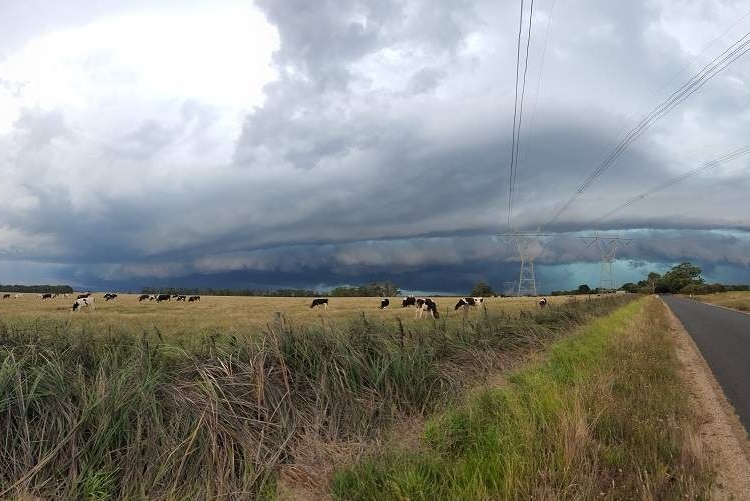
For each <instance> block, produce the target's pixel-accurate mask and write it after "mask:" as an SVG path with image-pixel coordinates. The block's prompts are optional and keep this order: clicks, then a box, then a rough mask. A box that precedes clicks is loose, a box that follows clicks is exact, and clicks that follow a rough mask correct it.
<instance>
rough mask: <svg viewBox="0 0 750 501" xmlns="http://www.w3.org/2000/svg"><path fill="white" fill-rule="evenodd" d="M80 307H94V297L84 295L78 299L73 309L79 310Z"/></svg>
mask: <svg viewBox="0 0 750 501" xmlns="http://www.w3.org/2000/svg"><path fill="white" fill-rule="evenodd" d="M79 308H91V309H92V310H93V309H94V297H93V296H91V297H82V298H78V299H76V302H75V303H73V311H76V310H78V309H79Z"/></svg>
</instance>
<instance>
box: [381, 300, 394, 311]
mask: <svg viewBox="0 0 750 501" xmlns="http://www.w3.org/2000/svg"><path fill="white" fill-rule="evenodd" d="M390 304H391V301H390V300H389V299H388V298H387V297H384V298H383V299H381V300H380V309H381V310H382V309H384V308H388V306H390Z"/></svg>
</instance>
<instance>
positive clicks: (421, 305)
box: [310, 296, 547, 318]
mask: <svg viewBox="0 0 750 501" xmlns="http://www.w3.org/2000/svg"><path fill="white" fill-rule="evenodd" d="M483 304H484V298H483V297H462V298H459V299H458V302H457V303H456V306H455V307H454V308H453V310H454V311H456V310H459V309H460V310H462V312H463V314H464V315H466V314H467V313H468V312H469V310H471V309H472V308H475V307H479V306H481V305H483ZM537 304H538V305H539V307H540V308H544V307H545V306H547V299H546V298H540V299H539V301H538V302H537ZM390 305H391V301H390V299H388V298H387V297H384V298H382V299H381V300H380V309H381V310H383V309H385V308H388V307H389V306H390ZM317 306H322V307H324V308H325V309H328V298H325V297H319V298H315V299H313V300H312V303H310V308H315V307H317ZM409 306H414V307H415V308H416V317H417V318H422V316H423V315H424V314H425V313H426V314H428V315H430V316H431V317H432V318H440V313H438V307H437V303H436V302H435V301H434V300H432V299H430V298H428V297H415V296H406V297H405V298H402V300H401V307H402V308H408V307H409Z"/></svg>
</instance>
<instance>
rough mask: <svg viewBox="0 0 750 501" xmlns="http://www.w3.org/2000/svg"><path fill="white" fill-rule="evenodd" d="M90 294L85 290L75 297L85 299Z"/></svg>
mask: <svg viewBox="0 0 750 501" xmlns="http://www.w3.org/2000/svg"><path fill="white" fill-rule="evenodd" d="M90 295H91V293H90V292H87V293H85V294H78V297H77V298H76V299H85V298H87V297H89V296H90Z"/></svg>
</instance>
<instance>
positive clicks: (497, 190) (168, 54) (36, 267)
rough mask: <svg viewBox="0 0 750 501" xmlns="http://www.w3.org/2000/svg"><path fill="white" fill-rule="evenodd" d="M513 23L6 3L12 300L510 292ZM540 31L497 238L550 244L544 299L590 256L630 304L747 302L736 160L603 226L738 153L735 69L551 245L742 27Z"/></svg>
mask: <svg viewBox="0 0 750 501" xmlns="http://www.w3.org/2000/svg"><path fill="white" fill-rule="evenodd" d="M519 4H520V2H515V1H504V2H498V1H496V0H447V1H443V2H435V1H430V0H422V1H416V0H415V1H411V0H359V1H356V0H319V1H315V2H309V1H307V0H257V1H256V2H255V3H253V2H251V1H249V0H248V1H235V0H179V1H178V0H160V1H147V0H127V1H125V0H111V1H108V2H99V1H95V0H59V1H56V2H49V1H47V0H2V2H0V34H2V35H0V178H1V179H2V182H0V200H2V203H0V283H4V284H7V283H40V282H45V283H68V284H71V285H74V286H76V287H78V288H84V289H100V290H103V289H112V290H115V289H119V290H123V289H131V290H137V289H140V288H141V287H142V286H160V285H163V286H168V285H183V286H191V285H194V286H214V287H257V288H276V287H286V286H294V287H316V288H326V287H332V286H336V285H342V284H359V283H363V282H367V281H371V280H386V279H390V280H392V281H395V282H396V283H397V284H398V285H400V286H401V287H402V288H403V289H405V290H414V291H435V292H456V293H468V292H469V290H470V288H471V285H472V284H473V283H474V282H476V281H479V280H486V281H489V282H490V283H491V284H492V285H493V286H495V288H496V289H498V290H502V289H504V287H505V283H506V282H509V281H512V280H514V279H515V278H516V277H517V274H518V268H519V263H518V256H517V255H516V252H515V248H514V247H513V246H512V245H510V244H508V243H507V242H506V241H505V240H504V239H503V238H501V237H498V236H497V235H498V234H500V233H504V232H506V231H507V230H508V226H507V223H508V191H509V189H508V188H509V187H508V182H509V163H510V157H511V138H512V130H513V129H512V128H513V112H514V99H515V77H516V51H517V36H518V16H519V7H520V5H519ZM528 5H529V2H526V7H527V9H528ZM553 6H554V8H553ZM534 7H535V11H534V16H533V22H532V38H531V44H530V47H529V65H528V73H527V79H526V80H527V82H526V91H525V102H524V114H523V122H522V129H521V142H520V148H519V152H520V162H519V164H518V170H517V181H516V183H517V184H516V189H515V196H514V202H513V212H512V220H511V224H512V227H513V228H515V229H519V230H534V229H537V228H539V227H542V228H544V230H545V231H547V232H550V233H554V234H555V236H553V237H546V238H545V239H544V240H543V242H541V243H540V244H539V245H538V246H535V248H534V249H533V251H532V252H533V253H534V255H535V256H536V262H537V279H538V281H539V287H540V289H541V290H543V291H549V290H551V289H559V288H573V287H577V286H578V284H581V283H589V284H591V285H592V286H596V285H597V284H598V280H599V264H598V259H599V256H598V254H597V252H596V249H595V248H594V247H587V246H586V245H585V243H584V242H583V241H581V240H580V239H578V238H576V237H578V236H580V235H586V234H589V233H590V232H593V231H604V232H609V234H613V233H617V234H620V235H623V236H627V237H629V238H632V239H633V241H632V242H631V244H630V245H628V246H626V247H623V248H622V249H621V250H620V251H618V256H619V257H620V260H618V262H617V264H616V273H617V276H616V281H617V282H618V283H622V282H624V281H628V280H637V279H640V278H641V276H642V275H645V274H646V273H647V272H648V271H649V270H657V271H664V270H666V269H668V268H669V267H670V266H671V265H673V264H676V263H678V262H680V261H683V260H690V261H693V262H695V263H697V264H699V265H700V266H702V267H703V269H704V271H705V273H704V275H705V276H706V278H707V279H709V280H722V281H727V282H750V268H749V267H748V263H749V262H750V239H748V234H747V231H748V228H749V227H750V213H749V211H748V209H750V201H749V200H748V193H750V177H749V176H748V175H747V174H748V168H749V167H750V160H748V158H741V159H738V160H735V161H733V162H730V163H727V164H726V165H723V166H721V167H717V168H715V169H711V170H709V171H706V172H704V173H703V174H701V175H699V176H696V177H693V178H691V179H688V180H686V181H685V182H683V183H681V184H679V185H676V186H673V187H670V188H669V189H667V190H665V191H663V192H659V193H655V194H653V195H651V196H649V197H646V198H643V199H640V200H638V201H637V203H634V204H633V205H632V206H630V207H628V208H627V209H624V210H622V211H619V212H617V213H615V214H613V215H612V216H610V217H607V218H605V219H604V220H601V217H602V216H603V215H605V214H607V213H608V212H610V211H611V210H612V209H614V208H616V207H618V206H619V205H621V204H622V203H623V202H625V201H627V200H628V199H631V198H632V197H634V196H637V195H639V194H641V193H644V192H646V191H648V190H650V189H652V188H654V187H656V186H658V185H660V184H662V183H664V182H666V181H668V180H670V179H672V178H674V177H675V176H678V175H680V174H681V173H685V172H688V171H690V170H692V169H695V168H697V167H699V166H701V165H702V164H704V163H705V162H708V161H710V160H712V159H716V158H719V157H721V156H723V155H725V154H727V153H729V152H732V151H734V150H736V149H738V148H740V147H742V146H747V145H750V134H748V131H750V54H748V55H747V56H745V57H743V58H740V59H739V60H737V61H736V62H735V63H734V64H732V65H731V66H729V67H727V68H726V69H725V70H724V71H723V72H721V73H720V74H719V75H718V76H717V77H716V78H714V79H713V80H711V81H710V82H708V83H707V84H706V85H704V86H703V87H702V88H701V89H700V90H699V91H698V92H696V93H695V94H694V95H692V96H691V97H690V98H689V99H688V100H686V101H685V102H683V103H682V104H681V105H680V106H678V107H677V108H675V109H674V111H672V112H671V113H669V114H668V115H667V116H665V117H664V118H662V119H661V120H660V121H658V122H657V123H655V124H654V125H653V127H651V128H650V129H649V130H648V131H647V132H646V133H644V134H643V135H642V136H641V137H640V138H639V139H638V140H637V141H635V142H634V143H632V144H631V145H630V147H629V148H628V149H627V150H626V151H625V153H624V154H623V155H622V156H621V157H620V158H619V159H618V160H617V161H616V162H615V163H614V164H613V165H612V166H611V167H610V168H609V169H608V170H606V172H605V173H604V174H603V175H602V176H601V177H599V179H598V180H597V181H596V182H595V183H594V184H593V185H591V186H590V188H589V189H587V190H586V191H585V192H583V194H582V195H581V196H580V197H578V198H577V199H576V200H575V201H574V202H573V203H572V204H571V205H570V207H569V208H568V209H566V210H565V211H564V212H563V213H562V214H561V215H560V217H559V218H558V219H557V220H556V221H555V222H554V224H549V223H550V221H551V219H552V218H553V216H554V215H555V214H556V213H557V211H558V210H559V209H560V208H561V207H562V206H563V204H564V203H565V202H566V201H567V200H569V199H570V197H571V196H572V195H573V194H574V193H575V192H576V189H577V188H578V187H579V186H580V185H581V183H583V182H584V180H585V179H586V177H587V176H588V175H589V174H591V173H592V172H593V171H594V169H596V168H597V166H598V165H599V164H600V163H601V162H602V161H603V160H604V159H605V158H606V157H607V156H608V155H609V153H610V152H612V151H613V149H614V148H615V145H616V144H617V140H618V138H619V137H621V135H622V134H623V133H624V132H625V131H627V130H628V129H629V128H631V127H632V126H634V125H635V123H636V122H637V121H638V120H639V119H640V118H641V117H642V116H644V114H646V113H648V112H649V111H650V110H651V109H653V108H654V107H655V106H656V105H657V104H658V103H659V102H660V101H661V100H663V99H664V98H665V97H666V96H668V95H669V94H671V93H672V92H673V91H674V90H676V89H677V88H679V87H680V86H681V85H682V84H683V83H684V82H686V81H687V80H688V79H689V78H690V76H691V75H692V74H694V73H695V72H697V71H699V70H700V68H701V67H702V66H703V65H705V64H706V63H708V62H709V61H711V60H712V59H713V58H714V57H716V56H717V55H719V54H721V53H722V51H724V50H726V49H727V48H728V47H729V46H730V45H731V44H732V43H733V42H735V41H736V40H738V39H739V38H741V37H742V36H743V35H744V34H745V33H747V32H750V16H747V17H743V16H746V15H747V14H748V4H747V2H743V1H740V0H711V1H709V0H680V1H676V0H651V1H645V0H632V1H628V2H620V1H617V2H615V1H608V2H602V1H600V0H557V1H556V2H554V3H553V1H552V0H537V1H536V2H534ZM527 15H528V11H527ZM524 31H525V30H524ZM547 33H549V36H548V37H547ZM717 37H718V39H717ZM545 41H546V44H545ZM523 50H525V46H524V47H522V55H523ZM543 54H544V60H543V64H542V55H543ZM540 76H541V78H540ZM749 158H750V157H749Z"/></svg>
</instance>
